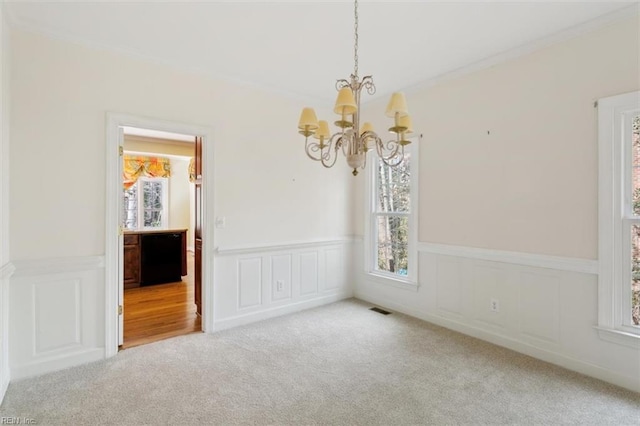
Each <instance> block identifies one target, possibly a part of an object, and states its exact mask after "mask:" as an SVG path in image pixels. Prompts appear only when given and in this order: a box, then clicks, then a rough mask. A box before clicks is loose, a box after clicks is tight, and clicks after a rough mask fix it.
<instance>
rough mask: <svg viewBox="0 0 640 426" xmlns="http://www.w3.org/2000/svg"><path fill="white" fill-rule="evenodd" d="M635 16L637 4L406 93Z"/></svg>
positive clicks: (639, 12) (639, 6) (639, 10)
mask: <svg viewBox="0 0 640 426" xmlns="http://www.w3.org/2000/svg"><path fill="white" fill-rule="evenodd" d="M633 16H636V17H639V18H640V4H638V3H637V2H634V3H633V4H632V5H631V6H628V7H624V8H622V9H619V10H616V11H614V12H611V13H608V14H605V15H602V16H599V17H597V18H595V19H592V20H589V21H587V22H583V23H582V24H578V25H575V26H573V27H570V28H567V29H565V30H562V31H560V32H557V33H555V34H552V35H550V36H547V37H543V38H539V39H536V40H534V41H531V42H529V43H525V44H523V45H521V46H518V47H516V48H513V49H510V50H507V51H505V52H502V53H499V54H497V55H494V56H490V57H488V58H486V59H482V60H480V61H477V62H474V63H471V64H468V65H465V66H463V67H460V68H458V69H455V70H452V71H449V72H446V73H444V74H441V75H439V76H437V77H434V78H431V79H428V80H425V81H422V82H420V83H417V84H414V85H410V86H407V87H405V88H404V89H403V90H404V91H405V92H418V91H421V90H424V89H427V88H429V87H433V86H436V85H438V84H440V83H443V82H445V81H449V80H453V79H456V78H458V77H462V76H464V75H467V74H471V73H474V72H476V71H480V70H483V69H486V68H490V67H492V66H494V65H498V64H501V63H504V62H508V61H511V60H514V59H517V58H519V57H522V56H525V55H528V54H529V53H533V52H535V51H538V50H541V49H544V48H545V47H549V46H553V45H554V44H558V43H561V42H563V41H567V40H571V39H574V38H577V37H580V36H582V35H585V34H589V33H591V32H594V31H597V30H599V29H601V28H603V27H605V26H607V25H609V24H612V23H614V22H617V21H621V20H624V19H629V18H631V17H633ZM373 101H375V99H372V100H370V101H368V102H373ZM368 102H362V104H363V105H365V104H367V103H368Z"/></svg>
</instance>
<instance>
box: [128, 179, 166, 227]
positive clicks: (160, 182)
mask: <svg viewBox="0 0 640 426" xmlns="http://www.w3.org/2000/svg"><path fill="white" fill-rule="evenodd" d="M168 184H169V182H168V179H167V178H148V177H140V178H138V180H137V181H136V183H135V184H133V185H132V186H131V187H130V188H128V189H125V190H124V194H123V195H124V200H123V208H124V212H123V216H122V217H123V222H124V223H123V225H124V228H125V229H153V228H159V229H162V228H168V226H169V216H168V205H169V203H168Z"/></svg>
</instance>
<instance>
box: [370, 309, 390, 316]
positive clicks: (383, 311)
mask: <svg viewBox="0 0 640 426" xmlns="http://www.w3.org/2000/svg"><path fill="white" fill-rule="evenodd" d="M370 310H371V311H373V312H377V313H379V314H382V315H389V314H390V313H391V312H389V311H385V310H384V309H380V308H371V309H370Z"/></svg>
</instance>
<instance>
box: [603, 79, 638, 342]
mask: <svg viewBox="0 0 640 426" xmlns="http://www.w3.org/2000/svg"><path fill="white" fill-rule="evenodd" d="M598 125H599V157H600V159H599V162H600V163H599V169H600V172H599V173H600V178H599V179H600V192H599V204H600V206H599V240H600V242H599V261H600V274H599V282H598V287H599V291H598V315H599V319H598V323H599V324H598V325H599V329H600V331H601V333H600V335H601V336H602V337H604V338H615V339H617V340H618V341H620V342H622V343H624V341H625V339H626V340H628V339H630V338H633V337H634V336H636V337H640V92H632V93H627V94H624V95H618V96H613V97H610V98H605V99H601V100H599V101H598Z"/></svg>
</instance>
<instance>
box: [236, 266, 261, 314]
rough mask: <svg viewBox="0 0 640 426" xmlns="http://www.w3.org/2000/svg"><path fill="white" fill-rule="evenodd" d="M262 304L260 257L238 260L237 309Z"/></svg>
mask: <svg viewBox="0 0 640 426" xmlns="http://www.w3.org/2000/svg"><path fill="white" fill-rule="evenodd" d="M261 304H262V258H260V257H249V258H246V259H239V260H238V309H246V308H252V307H254V306H259V305H261Z"/></svg>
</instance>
